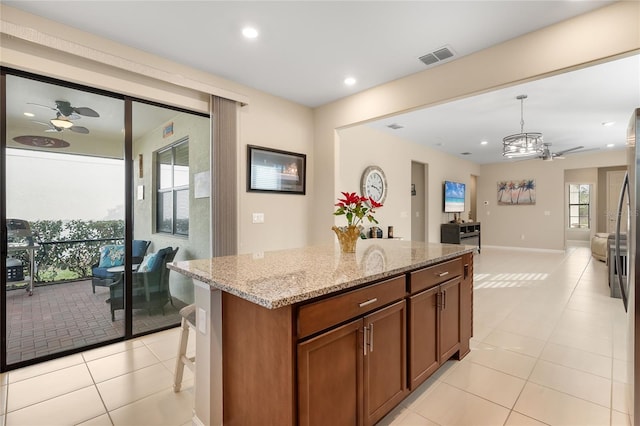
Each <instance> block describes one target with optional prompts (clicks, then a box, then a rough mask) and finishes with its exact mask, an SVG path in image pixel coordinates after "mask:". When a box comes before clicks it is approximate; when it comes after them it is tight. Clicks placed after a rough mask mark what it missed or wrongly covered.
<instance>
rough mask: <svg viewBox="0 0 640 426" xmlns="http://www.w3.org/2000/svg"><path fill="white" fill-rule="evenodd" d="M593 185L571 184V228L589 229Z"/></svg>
mask: <svg viewBox="0 0 640 426" xmlns="http://www.w3.org/2000/svg"><path fill="white" fill-rule="evenodd" d="M590 201H591V185H589V184H569V228H582V229H589V228H590V227H591V215H590V204H589V203H590Z"/></svg>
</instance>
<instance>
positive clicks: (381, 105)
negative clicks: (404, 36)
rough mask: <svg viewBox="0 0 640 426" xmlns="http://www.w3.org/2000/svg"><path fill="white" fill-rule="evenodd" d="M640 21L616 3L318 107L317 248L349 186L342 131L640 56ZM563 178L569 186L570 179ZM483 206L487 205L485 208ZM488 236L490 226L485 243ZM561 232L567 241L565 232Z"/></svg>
mask: <svg viewBox="0 0 640 426" xmlns="http://www.w3.org/2000/svg"><path fill="white" fill-rule="evenodd" d="M639 16H640V3H638V2H616V3H613V4H612V5H610V6H606V7H603V8H601V9H598V10H596V11H594V12H591V13H587V14H584V15H581V16H578V17H576V18H573V19H570V20H567V21H564V22H560V23H558V24H556V25H552V26H549V27H547V28H543V29H541V30H539V31H534V32H532V33H529V34H526V35H524V36H522V37H518V38H515V39H512V40H509V41H507V42H505V43H502V44H499V45H496V46H493V47H490V48H488V49H485V50H483V51H480V52H477V53H475V54H472V55H468V56H465V57H462V58H459V59H457V60H455V61H452V62H449V63H446V64H443V65H440V66H437V67H434V68H430V69H428V70H425V71H423V72H419V73H416V74H413V75H410V76H408V77H405V78H402V79H398V80H395V81H392V82H389V83H386V84H383V85H381V86H378V87H375V88H373V89H369V90H365V91H363V92H361V93H358V94H356V95H353V96H349V97H347V98H344V99H341V100H339V101H336V102H333V103H331V104H327V105H324V106H322V107H319V108H316V110H315V111H314V113H315V136H314V138H315V141H314V162H315V167H316V169H317V170H322V173H323V178H322V179H318V180H316V185H315V187H314V188H313V193H314V203H315V205H316V206H317V208H315V209H314V210H313V211H312V216H311V221H310V231H309V232H310V241H311V242H314V243H317V242H327V241H330V238H331V235H330V234H329V233H328V232H327V231H326V229H328V228H330V227H331V226H332V225H333V223H334V219H333V217H332V216H331V210H332V208H333V204H334V202H333V200H334V199H335V194H336V193H337V192H338V191H340V187H341V184H342V180H341V178H340V173H341V171H340V159H339V155H340V153H339V149H340V148H339V147H340V141H339V138H337V136H336V129H340V128H345V127H349V126H353V125H355V124H358V123H363V122H365V121H368V120H373V119H378V118H382V117H388V116H392V115H394V114H397V113H399V112H404V111H409V110H413V109H416V108H423V107H428V106H431V105H436V104H439V103H442V102H447V101H451V100H455V99H460V98H463V97H467V96H472V95H477V94H479V93H483V92H486V91H490V90H493V89H496V88H501V87H506V86H510V85H515V84H518V83H521V82H524V81H528V80H532V79H538V78H543V77H544V76H547V75H552V74H555V73H559V72H565V71H570V70H574V69H576V68H579V67H585V66H589V64H590V63H596V62H598V61H602V60H607V59H612V58H614V57H615V56H616V55H624V54H628V52H632V51H637V50H638V49H640V32H639V31H640V30H639V27H640V20H639V19H638V17H639ZM531 58H535V60H533V61H532V60H531ZM454 119H457V117H456V118H454ZM377 159H378V157H376V158H374V159H373V160H377ZM425 162H427V161H425ZM430 164H432V163H430ZM558 179H559V180H560V181H562V174H559V175H558ZM434 196H435V199H436V200H437V197H438V195H436V194H430V196H429V199H430V200H433V199H434V198H433V197H434ZM481 201H482V199H481V198H479V199H478V204H481ZM432 202H433V201H432ZM478 213H479V214H478V216H479V220H481V221H484V218H483V216H482V212H478ZM433 226H434V225H433V224H432V223H430V231H429V234H430V236H429V239H430V240H434V236H433V233H432V231H431V229H433ZM561 227H562V226H561V225H560V228H561ZM484 231H485V228H484V227H483V240H484ZM558 231H559V232H560V234H562V235H563V234H564V233H563V232H562V230H561V229H559V230H558ZM483 242H484V241H483ZM540 244H542V242H540ZM552 245H553V246H554V247H555V246H558V244H555V243H554V244H552ZM560 245H561V244H560Z"/></svg>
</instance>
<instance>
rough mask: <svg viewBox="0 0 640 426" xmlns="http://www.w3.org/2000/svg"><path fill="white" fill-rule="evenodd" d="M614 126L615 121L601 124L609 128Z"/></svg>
mask: <svg viewBox="0 0 640 426" xmlns="http://www.w3.org/2000/svg"><path fill="white" fill-rule="evenodd" d="M614 124H616V122H615V121H603V122H602V125H603V126H604V127H611V126H613V125H614Z"/></svg>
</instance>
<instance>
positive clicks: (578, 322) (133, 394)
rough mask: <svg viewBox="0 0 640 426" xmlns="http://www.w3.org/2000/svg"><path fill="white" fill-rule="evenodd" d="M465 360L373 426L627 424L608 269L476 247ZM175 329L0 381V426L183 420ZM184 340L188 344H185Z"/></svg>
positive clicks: (188, 389)
mask: <svg viewBox="0 0 640 426" xmlns="http://www.w3.org/2000/svg"><path fill="white" fill-rule="evenodd" d="M474 297H475V305H474V338H473V339H472V352H471V354H469V355H468V356H467V357H466V358H465V359H463V360H462V361H460V362H458V361H449V362H447V364H446V365H444V366H443V367H442V368H441V369H440V370H439V371H438V372H437V373H436V374H435V375H434V376H432V377H431V378H430V379H429V380H428V381H427V382H426V383H425V384H423V385H422V386H421V387H420V389H419V390H418V391H417V392H414V394H412V395H411V396H409V397H408V398H407V399H406V400H405V401H404V402H403V403H402V404H401V405H400V406H399V407H398V408H397V409H395V410H394V411H392V412H391V413H390V414H389V415H388V416H387V417H385V418H384V419H383V420H382V421H381V422H380V424H381V425H394V426H420V425H542V424H548V425H589V424H593V425H628V424H629V418H628V414H627V412H628V409H627V405H626V403H625V401H624V397H623V393H624V390H625V383H624V382H625V375H626V373H625V366H626V349H625V339H624V334H623V328H624V321H625V314H624V310H623V308H622V302H621V301H620V299H612V298H610V297H609V289H608V285H607V272H606V265H605V264H604V263H602V262H599V261H596V260H593V259H592V258H591V256H590V250H589V248H588V247H575V248H572V249H569V250H567V252H566V253H546V252H525V251H513V250H501V249H491V248H483V250H482V254H481V255H478V256H476V257H475V294H474ZM177 339H178V334H177V329H172V330H168V331H164V332H161V333H156V334H153V335H150V336H146V337H144V338H140V339H137V340H133V341H130V342H125V343H119V344H115V345H111V346H108V347H105V348H100V349H97V350H92V351H88V352H84V353H82V354H77V355H74V356H70V357H66V358H62V359H59V360H55V361H51V362H48V363H44V364H39V365H36V366H32V367H27V368H24V369H19V370H14V371H10V372H8V373H5V374H2V375H0V426H26V425H29V426H31V425H48V426H52V425H72V424H82V425H131V426H134V425H135V426H140V425H154V426H155V425H170V426H181V425H188V424H190V418H191V411H192V408H191V407H192V404H193V378H192V377H191V376H189V375H188V371H186V372H185V374H187V376H186V380H185V385H184V389H183V391H182V392H180V393H177V394H174V393H173V391H172V390H171V378H172V370H173V366H174V362H175V358H174V357H175V351H176V348H177ZM192 343H193V339H190V344H192Z"/></svg>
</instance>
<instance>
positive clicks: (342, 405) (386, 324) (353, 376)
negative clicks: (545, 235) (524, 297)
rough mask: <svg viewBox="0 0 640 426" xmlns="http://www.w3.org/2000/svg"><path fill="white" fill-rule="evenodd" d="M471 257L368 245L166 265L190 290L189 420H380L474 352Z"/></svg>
mask: <svg viewBox="0 0 640 426" xmlns="http://www.w3.org/2000/svg"><path fill="white" fill-rule="evenodd" d="M473 252H474V248H473V247H470V246H461V245H454V244H436V243H420V242H411V241H402V240H382V239H371V240H361V241H358V246H357V250H356V253H351V254H347V253H340V250H339V248H338V246H337V245H335V246H334V245H326V246H314V247H306V248H301V249H293V250H282V251H273V252H266V253H255V254H246V255H238V256H226V257H218V258H212V259H203V260H192V261H180V262H173V263H171V264H169V265H168V267H169V268H170V269H172V270H174V271H177V272H179V273H181V274H184V275H186V276H188V277H190V278H192V279H193V282H194V285H195V300H196V305H197V307H198V310H197V329H198V331H197V332H196V371H197V374H196V377H195V410H194V422H195V423H196V424H205V425H217V424H225V425H228V424H229V425H266V424H273V425H296V424H300V425H307V424H308V425H312V424H353V425H371V424H375V422H377V421H378V420H380V419H381V418H382V417H384V415H386V414H387V413H388V412H389V411H390V410H391V409H393V407H395V406H396V405H397V404H398V403H399V402H400V401H401V400H402V399H404V398H405V397H406V396H407V395H408V394H409V393H410V392H411V391H413V390H414V389H415V388H416V387H417V386H418V385H419V384H420V383H422V382H423V381H424V380H426V379H427V378H428V377H429V376H430V375H431V374H433V373H434V372H435V371H436V370H437V369H438V368H439V366H440V365H441V364H443V363H444V362H445V361H447V360H448V359H449V358H451V357H452V356H457V357H458V359H459V358H462V357H463V356H465V355H466V354H467V353H468V352H469V339H470V337H471V334H472V306H473ZM223 395H224V397H223Z"/></svg>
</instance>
